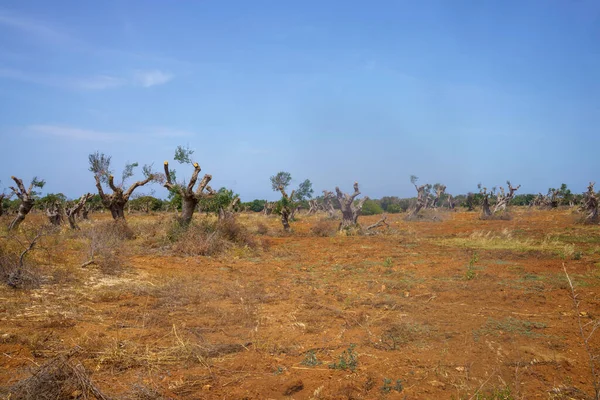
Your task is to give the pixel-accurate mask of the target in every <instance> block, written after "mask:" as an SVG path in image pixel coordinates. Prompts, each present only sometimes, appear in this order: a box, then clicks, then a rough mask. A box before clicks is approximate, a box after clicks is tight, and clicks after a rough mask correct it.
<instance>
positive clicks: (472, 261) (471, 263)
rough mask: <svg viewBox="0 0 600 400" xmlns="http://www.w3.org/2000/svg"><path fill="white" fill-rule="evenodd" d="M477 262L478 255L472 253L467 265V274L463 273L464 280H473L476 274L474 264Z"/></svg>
mask: <svg viewBox="0 0 600 400" xmlns="http://www.w3.org/2000/svg"><path fill="white" fill-rule="evenodd" d="M477 261H479V255H478V254H477V252H476V251H474V252H473V254H472V255H471V258H470V259H469V265H468V266H467V272H465V279H466V280H468V281H470V280H472V279H475V277H476V276H477V272H475V264H476V263H477Z"/></svg>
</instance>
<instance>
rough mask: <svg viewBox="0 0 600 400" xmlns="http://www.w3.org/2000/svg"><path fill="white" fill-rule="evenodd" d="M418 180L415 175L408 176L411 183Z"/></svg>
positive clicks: (414, 183) (415, 182)
mask: <svg viewBox="0 0 600 400" xmlns="http://www.w3.org/2000/svg"><path fill="white" fill-rule="evenodd" d="M418 181H419V177H418V176H416V175H411V176H410V183H412V184H413V185H416V184H417V182H418Z"/></svg>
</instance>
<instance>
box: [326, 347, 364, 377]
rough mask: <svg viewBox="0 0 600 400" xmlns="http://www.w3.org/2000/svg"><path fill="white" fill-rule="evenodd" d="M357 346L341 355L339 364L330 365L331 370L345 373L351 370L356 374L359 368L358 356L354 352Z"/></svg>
mask: <svg viewBox="0 0 600 400" xmlns="http://www.w3.org/2000/svg"><path fill="white" fill-rule="evenodd" d="M355 347H356V345H355V344H351V345H350V346H349V347H348V348H347V349H346V350H344V352H343V353H342V354H341V355H340V357H339V359H338V362H337V363H332V364H329V368H331V369H341V370H343V371H346V370H350V371H352V372H354V371H355V370H356V367H357V366H358V354H356V353H355V352H354V348H355Z"/></svg>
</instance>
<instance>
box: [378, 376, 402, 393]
mask: <svg viewBox="0 0 600 400" xmlns="http://www.w3.org/2000/svg"><path fill="white" fill-rule="evenodd" d="M392 390H395V391H396V392H398V393H400V392H402V391H403V390H404V387H403V386H402V380H400V379H396V383H395V384H394V386H392V380H391V379H388V378H383V386H382V387H381V391H382V392H383V393H391V391H392Z"/></svg>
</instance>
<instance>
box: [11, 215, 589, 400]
mask: <svg viewBox="0 0 600 400" xmlns="http://www.w3.org/2000/svg"><path fill="white" fill-rule="evenodd" d="M403 217H404V215H401V214H397V215H390V216H389V217H388V222H389V223H390V225H391V227H390V228H389V229H388V230H385V229H383V230H382V229H380V230H379V231H380V233H379V234H375V235H362V236H344V235H340V234H335V233H334V231H335V227H336V224H337V222H336V221H327V220H325V219H324V217H321V216H313V217H307V216H303V215H300V216H299V220H298V221H296V222H294V223H293V224H292V229H293V232H292V233H291V234H284V233H283V232H282V229H281V225H280V223H279V221H278V220H277V218H276V217H275V216H273V217H264V216H262V215H261V216H259V215H242V216H240V217H239V218H238V219H239V220H240V221H241V223H242V224H243V225H245V226H247V227H248V229H249V230H250V231H251V232H254V231H256V229H257V228H256V227H257V226H258V225H260V224H264V225H266V226H267V229H268V232H267V233H266V234H264V235H259V234H254V241H255V242H256V243H258V245H257V246H256V247H254V248H243V247H240V246H237V247H234V248H230V249H229V250H227V251H226V252H225V253H223V254H221V255H218V256H213V257H207V256H188V257H186V256H180V255H176V252H174V251H173V250H172V249H171V248H170V247H169V244H168V243H167V244H165V241H164V240H162V239H160V235H161V233H160V231H159V229H160V223H161V222H160V221H164V219H161V218H163V217H162V216H135V215H134V216H130V217H129V219H128V221H129V224H130V226H132V228H133V230H134V231H135V233H136V238H135V239H133V240H129V241H126V244H125V246H124V247H123V249H124V250H123V251H124V253H123V254H121V256H122V257H124V260H125V264H126V269H125V271H124V272H122V273H121V274H120V275H107V274H106V273H102V271H100V270H99V269H98V268H95V267H94V266H93V265H92V266H89V267H87V268H85V269H80V268H79V267H78V266H79V265H80V264H81V261H82V259H85V257H84V256H83V255H84V254H85V243H84V242H82V241H81V240H80V239H78V238H77V237H76V236H73V234H71V233H70V232H67V231H66V230H65V231H63V232H62V233H61V235H62V236H57V238H56V241H57V243H59V242H60V240H61V239H60V238H61V237H64V243H63V244H56V248H59V249H61V252H62V253H61V254H59V255H54V256H52V258H51V261H49V263H52V264H53V266H54V268H55V269H54V271H55V272H54V273H55V274H57V272H56V271H60V268H62V269H64V271H67V272H66V275H68V276H67V277H62V280H59V279H55V280H54V283H47V284H43V285H42V286H40V287H38V288H34V289H21V290H14V289H11V288H9V287H6V286H3V287H1V288H0V365H1V367H2V368H0V386H2V387H9V386H11V385H13V384H14V383H15V382H17V381H18V380H19V379H22V378H25V377H27V376H29V375H30V374H31V371H32V370H33V369H35V368H36V366H39V365H42V364H43V363H44V362H46V361H47V360H48V359H49V358H50V357H53V356H55V355H56V354H60V353H61V352H65V351H68V350H69V349H72V348H73V347H75V346H80V347H81V351H80V353H79V355H78V358H77V360H78V361H79V362H81V363H82V364H83V365H84V366H85V367H86V370H87V371H88V372H89V374H90V375H91V379H92V380H93V382H94V383H95V384H96V385H97V386H98V387H99V388H100V389H101V390H102V391H103V392H104V393H106V394H107V395H109V396H111V397H113V398H116V399H121V398H125V399H126V398H131V399H135V398H137V399H151V398H154V399H158V398H172V399H213V398H214V399H283V398H294V399H310V398H313V399H378V398H386V399H394V398H402V399H404V398H406V399H432V398H441V399H451V398H454V399H471V398H479V399H521V398H523V399H529V398H557V399H559V398H565V399H566V398H576V399H579V398H585V396H586V394H587V395H593V393H594V389H593V377H592V374H591V370H590V364H589V355H590V354H589V352H586V350H585V348H584V345H583V343H582V339H581V336H580V332H579V325H578V323H579V322H581V323H582V324H588V323H593V321H596V320H597V318H599V317H600V307H599V304H600V268H599V265H600V264H599V262H600V229H599V227H597V226H594V227H589V226H582V225H577V224H575V217H574V216H573V215H572V212H571V211H568V210H564V211H526V210H523V211H514V212H513V215H512V219H511V220H500V221H481V220H479V219H478V215H477V214H476V213H466V212H457V213H443V212H440V213H439V215H437V217H436V221H431V220H424V221H411V222H408V221H404V220H403ZM103 218H104V217H103ZM321 218H323V221H324V222H322V221H321ZM377 219H378V217H377V216H373V217H361V218H360V220H359V222H361V223H362V224H363V225H367V224H369V223H374V222H375V221H376V220H377ZM318 224H321V225H323V224H324V225H325V226H326V228H325V230H329V231H330V232H331V234H330V236H324V237H323V236H317V235H315V234H313V233H312V231H311V228H312V227H314V226H315V225H318ZM157 226H158V228H157ZM82 228H83V229H84V230H85V229H89V227H87V228H86V227H84V226H82ZM263 228H264V227H263ZM60 243H62V242H60ZM119 251H121V250H119ZM39 257H42V258H43V257H45V256H44V255H43V254H42V255H41V256H39ZM48 257H50V256H48ZM82 257H83V258H82ZM563 262H564V264H565V266H566V269H567V271H568V273H569V275H570V277H571V279H572V280H573V282H574V285H575V290H576V292H577V293H578V296H579V299H580V301H581V302H580V304H579V309H577V310H576V309H574V307H573V300H572V298H571V295H570V289H569V285H568V281H567V279H566V276H565V274H564V272H563ZM590 328H591V325H584V330H585V332H588V333H589V331H590ZM590 345H591V348H590V352H591V354H592V355H595V356H599V355H600V350H599V345H600V333H596V335H594V336H592V339H591V341H590ZM596 379H598V377H596ZM74 396H75V397H73V398H77V397H76V396H77V393H75V394H74Z"/></svg>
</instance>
